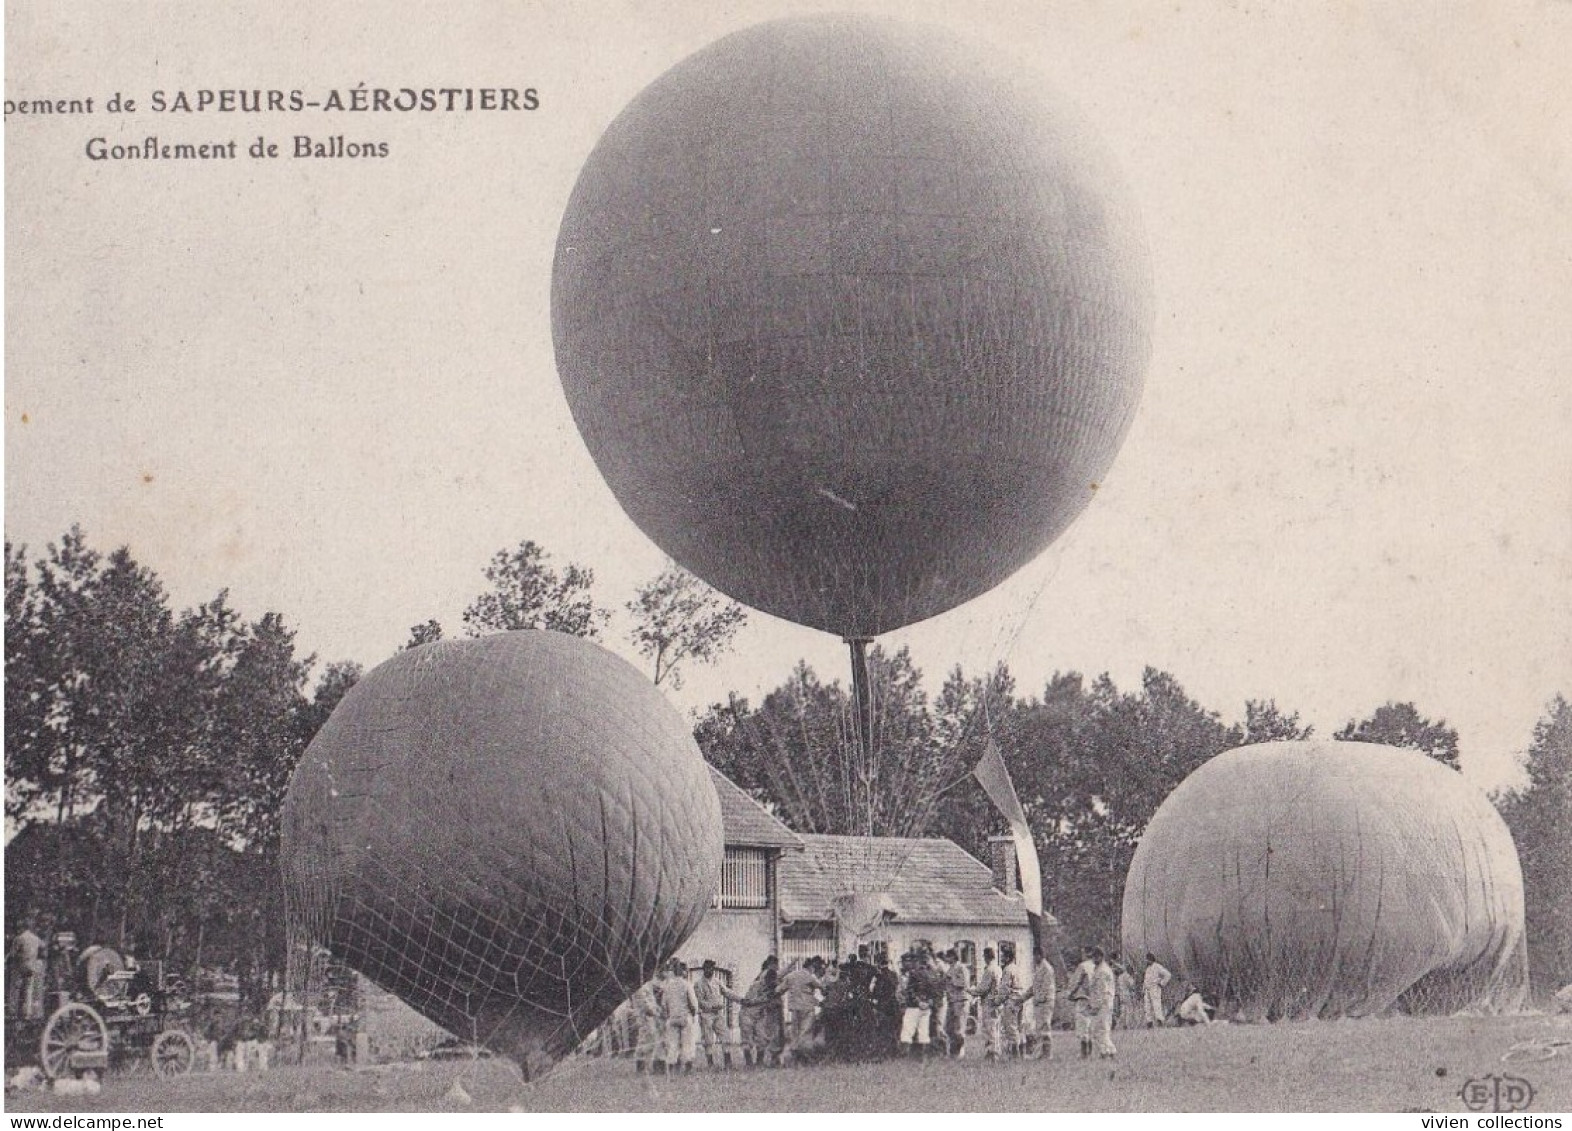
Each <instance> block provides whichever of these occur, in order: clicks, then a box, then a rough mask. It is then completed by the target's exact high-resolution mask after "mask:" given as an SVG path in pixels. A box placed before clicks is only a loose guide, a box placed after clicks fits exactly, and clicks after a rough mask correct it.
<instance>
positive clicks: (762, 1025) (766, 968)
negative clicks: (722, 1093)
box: [721, 954, 781, 1068]
mask: <svg viewBox="0 0 1572 1131" xmlns="http://www.w3.org/2000/svg"><path fill="white" fill-rule="evenodd" d="M779 969H780V959H778V958H776V957H775V956H774V955H773V954H772V955H770V956H769V957H768V958H766V959H765V960H764V962H763V963H762V964H761V965H760V966H759V974H758V977H756V978H754V979H753V984H752V985H751V986H749V987H748V992H747V993H746V994H738V993H735V992H733V991H732V990H730V989H727V988H726V987H724V986H723V987H722V988H721V992H722V993H723V994H725V995H726V997H727V998H729V999H730V1000H732V1001H735V1002H738V1003H739V1004H740V1005H741V1006H742V1017H741V1019H740V1024H741V1027H742V1058H743V1062H744V1063H746V1064H751V1065H754V1066H755V1067H758V1068H763V1067H764V1065H765V1064H766V1063H767V1062H768V1061H771V1060H776V1059H779V1057H780V1052H781V1048H780V1046H781V1005H780V996H779V994H780V979H779V978H778V977H777V972H778V971H779Z"/></svg>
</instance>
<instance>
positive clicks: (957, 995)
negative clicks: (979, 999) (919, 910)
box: [945, 949, 972, 1058]
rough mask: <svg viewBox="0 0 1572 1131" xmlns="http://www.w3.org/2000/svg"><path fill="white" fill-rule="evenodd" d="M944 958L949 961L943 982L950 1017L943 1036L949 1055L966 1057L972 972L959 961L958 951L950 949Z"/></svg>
mask: <svg viewBox="0 0 1572 1131" xmlns="http://www.w3.org/2000/svg"><path fill="white" fill-rule="evenodd" d="M946 957H947V958H948V959H949V960H950V968H949V969H948V970H947V971H946V972H945V981H947V982H948V983H949V992H948V994H947V995H946V996H947V998H948V1001H949V1013H950V1015H949V1018H948V1019H947V1025H946V1032H945V1036H946V1038H947V1040H948V1042H949V1047H950V1055H951V1056H953V1057H956V1058H960V1057H963V1056H965V1055H966V1011H967V1007H968V1006H970V1004H971V988H972V971H971V968H970V967H969V966H967V965H966V963H964V962H962V961H961V956H960V952H959V951H957V950H954V949H952V950H950V951H949V952H948V953H947V954H946Z"/></svg>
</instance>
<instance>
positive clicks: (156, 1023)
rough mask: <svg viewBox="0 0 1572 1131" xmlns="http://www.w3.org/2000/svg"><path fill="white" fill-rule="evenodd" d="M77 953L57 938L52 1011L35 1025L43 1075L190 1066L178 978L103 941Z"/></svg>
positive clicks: (172, 1070)
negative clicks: (142, 1065) (102, 944)
mask: <svg viewBox="0 0 1572 1131" xmlns="http://www.w3.org/2000/svg"><path fill="white" fill-rule="evenodd" d="M74 951H75V939H74V938H72V937H70V936H68V935H61V936H57V937H56V940H55V953H56V956H57V957H56V961H55V962H52V963H51V965H52V967H53V969H54V970H55V971H58V972H59V973H58V974H57V977H56V978H55V979H54V981H55V985H54V986H53V987H52V992H51V994H50V995H49V996H50V1000H51V1003H52V1004H53V1006H54V1009H53V1012H51V1013H50V1014H49V1015H48V1017H47V1018H46V1019H45V1020H44V1021H43V1022H42V1023H41V1025H39V1029H38V1043H37V1048H38V1065H39V1068H41V1069H42V1070H43V1073H44V1075H45V1076H46V1077H48V1078H49V1079H51V1080H56V1079H60V1078H62V1077H72V1076H81V1075H84V1074H86V1073H89V1072H94V1073H99V1074H102V1073H104V1072H107V1071H109V1070H110V1069H127V1068H132V1067H135V1066H137V1065H139V1064H140V1063H142V1062H144V1061H145V1062H146V1064H147V1065H148V1067H149V1068H150V1069H151V1070H152V1071H153V1072H154V1073H156V1074H157V1075H159V1076H180V1075H184V1074H185V1073H187V1072H190V1071H191V1067H192V1064H193V1063H194V1062H195V1060H196V1044H195V1042H194V1041H192V1039H191V1035H190V1034H189V1033H187V1032H186V1030H185V1028H184V1018H185V1015H186V1013H187V1012H188V1011H189V1009H190V1004H189V1002H188V1001H187V999H186V996H185V991H184V986H183V985H182V984H181V982H180V980H179V979H177V978H167V977H166V976H165V974H164V970H163V964H162V963H160V962H150V963H147V964H145V965H143V966H138V965H136V964H134V963H132V962H128V961H127V960H126V959H124V958H122V957H121V956H120V955H119V954H118V953H117V952H116V951H114V950H111V949H110V948H108V947H88V948H87V949H86V950H84V951H83V952H82V953H81V955H80V957H77V956H75V954H74ZM34 1024H38V1023H36V1022H35V1023H34ZM29 1035H30V1034H26V1033H21V1032H19V1033H18V1034H17V1036H19V1037H21V1038H23V1040H25V1039H26V1038H27V1037H28V1036H29Z"/></svg>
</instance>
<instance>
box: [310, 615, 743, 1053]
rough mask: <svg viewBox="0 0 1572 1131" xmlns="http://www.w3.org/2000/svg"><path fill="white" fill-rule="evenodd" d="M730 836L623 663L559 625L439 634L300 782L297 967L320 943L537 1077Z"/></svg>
mask: <svg viewBox="0 0 1572 1131" xmlns="http://www.w3.org/2000/svg"><path fill="white" fill-rule="evenodd" d="M721 849H722V840H721V825H720V810H719V802H718V800H717V799H716V797H715V792H714V788H713V786H712V785H711V784H710V781H709V777H708V771H707V770H706V769H705V767H704V764H703V760H702V758H701V757H700V756H699V754H698V751H697V748H696V747H694V745H693V740H692V736H691V735H690V734H689V733H688V732H687V729H686V726H685V724H684V723H683V721H682V719H681V718H680V716H678V715H677V713H676V711H675V710H674V709H672V708H671V707H670V706H669V705H668V704H667V703H666V702H665V701H664V699H662V698H661V696H660V694H659V692H657V691H655V689H654V688H653V686H652V685H650V684H649V682H648V681H647V680H645V679H644V678H643V677H642V676H641V675H640V674H639V673H638V672H636V671H635V670H634V669H633V668H632V667H631V666H629V665H627V664H626V663H625V662H624V661H622V660H619V659H617V658H615V657H613V656H611V655H610V654H609V653H606V652H604V651H602V650H601V649H599V648H598V647H596V646H594V645H592V644H588V643H587V642H584V641H581V640H578V639H576V638H573V637H566V636H561V635H559V634H556V633H533V632H532V633H505V634H500V635H497V636H491V637H484V638H482V639H480V640H473V641H462V642H459V641H455V642H442V643H438V644H433V645H426V646H424V647H422V648H418V649H414V650H412V651H410V652H406V653H402V654H401V655H399V656H398V657H395V658H394V659H393V660H391V661H389V662H388V663H387V664H384V665H382V666H381V667H379V668H377V669H376V670H374V671H373V672H371V673H369V674H368V675H367V676H366V677H365V678H364V679H362V681H361V682H360V683H359V684H357V685H356V687H355V688H354V689H353V690H352V691H351V692H350V693H349V694H348V695H347V696H346V697H345V699H344V701H343V703H341V704H340V706H339V708H338V709H337V710H336V711H335V712H334V714H333V716H332V717H331V718H330V719H329V722H328V723H327V725H325V726H324V727H323V730H322V732H321V733H320V734H319V735H318V737H317V739H316V740H315V741H314V742H313V743H312V745H311V747H310V748H309V749H308V751H307V753H306V756H305V758H304V759H303V760H302V763H301V766H300V768H299V769H298V770H297V772H296V775H295V777H294V779H293V781H292V782H291V785H290V791H289V796H288V800H287V802H286V808H285V861H286V870H285V876H286V899H287V909H288V912H289V925H290V931H291V951H290V952H291V957H292V959H294V960H295V965H296V969H295V970H294V971H292V973H293V975H294V977H295V978H296V980H297V984H298V983H300V982H308V981H309V980H310V978H311V977H312V976H313V972H314V970H315V968H316V966H317V964H315V963H313V962H312V961H311V956H312V955H313V954H314V953H316V952H317V950H318V948H325V949H326V950H328V951H329V952H331V954H332V955H333V956H334V957H336V958H338V959H340V960H342V961H344V962H345V963H347V964H348V965H350V966H352V967H353V968H354V969H356V970H358V971H359V972H360V973H362V974H364V975H365V976H366V977H367V978H369V979H370V980H371V981H373V982H375V983H376V984H377V985H379V986H381V987H383V988H384V989H386V990H389V991H391V992H392V993H394V994H396V995H397V996H398V997H400V998H401V999H402V1000H403V1001H405V1002H406V1003H407V1004H409V1005H410V1006H412V1007H413V1008H414V1009H415V1010H417V1011H418V1012H420V1013H421V1014H423V1015H424V1016H426V1017H427V1018H429V1019H430V1020H432V1021H434V1022H436V1023H437V1024H438V1025H441V1026H442V1027H443V1028H445V1029H447V1030H448V1031H449V1032H451V1033H453V1034H455V1035H456V1036H459V1037H460V1038H462V1039H465V1040H468V1041H471V1042H473V1043H475V1044H478V1045H484V1046H486V1047H489V1048H491V1049H493V1050H495V1051H497V1052H499V1053H501V1054H503V1055H506V1056H509V1057H511V1058H512V1059H514V1060H515V1061H516V1062H518V1063H519V1064H520V1066H521V1067H522V1068H523V1070H524V1072H525V1074H526V1077H529V1076H531V1075H538V1074H539V1073H540V1072H541V1071H543V1070H545V1069H546V1068H548V1067H550V1065H551V1064H553V1063H555V1062H556V1061H557V1060H558V1059H560V1058H561V1057H562V1056H563V1055H565V1054H566V1053H567V1052H569V1051H571V1050H572V1049H573V1048H575V1047H577V1045H578V1044H579V1043H580V1042H581V1041H582V1040H584V1039H585V1038H586V1037H587V1036H588V1035H589V1034H590V1033H591V1032H593V1030H594V1029H595V1028H596V1027H597V1026H598V1025H599V1024H600V1023H601V1022H602V1021H604V1020H605V1018H606V1017H608V1016H609V1015H610V1014H611V1012H612V1011H613V1010H614V1009H615V1008H616V1006H617V1005H618V1004H619V1003H621V1002H622V1001H624V1000H626V998H627V997H628V996H629V995H630V994H631V993H632V992H633V990H634V989H635V988H637V987H638V986H639V985H640V984H641V983H643V982H644V981H646V980H648V978H650V977H651V976H652V975H653V974H654V973H655V971H656V968H657V967H658V966H659V964H660V963H661V962H663V961H664V960H665V959H666V958H668V957H669V956H670V955H671V954H672V953H673V952H674V951H675V950H676V948H677V947H678V946H679V945H680V944H681V942H682V941H683V940H684V939H685V938H686V937H687V936H688V934H690V933H691V932H692V930H693V929H694V928H695V927H696V926H697V924H698V922H699V919H700V918H702V916H703V914H704V912H705V911H706V910H707V908H708V907H709V904H710V899H711V897H712V895H713V893H714V891H715V890H716V889H717V885H718V882H719V867H720V859H721V854H722V852H721ZM303 988H304V989H305V990H306V992H307V996H308V997H309V996H310V989H311V987H310V986H309V985H306V986H304V987H303Z"/></svg>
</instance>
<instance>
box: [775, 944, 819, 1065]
mask: <svg viewBox="0 0 1572 1131" xmlns="http://www.w3.org/2000/svg"><path fill="white" fill-rule="evenodd" d="M816 967H818V959H816V958H810V959H808V961H807V962H806V963H804V964H803V965H801V966H793V967H792V968H791V969H790V970H788V971H786V973H785V974H784V975H783V976H782V977H781V988H780V993H781V994H782V995H783V996H784V997H785V998H786V1048H787V1049H788V1050H790V1049H795V1048H796V1047H797V1044H798V1042H799V1041H801V1040H802V1039H803V1038H804V1037H806V1036H807V1035H808V1031H809V1030H810V1029H812V1028H813V1014H814V1011H815V1010H816V1009H818V1007H819V991H820V990H821V989H823V988H824V983H823V981H821V980H820V978H819V975H818V972H817V970H816Z"/></svg>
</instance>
